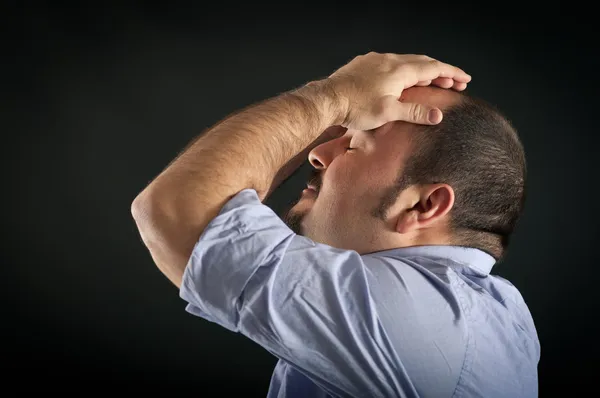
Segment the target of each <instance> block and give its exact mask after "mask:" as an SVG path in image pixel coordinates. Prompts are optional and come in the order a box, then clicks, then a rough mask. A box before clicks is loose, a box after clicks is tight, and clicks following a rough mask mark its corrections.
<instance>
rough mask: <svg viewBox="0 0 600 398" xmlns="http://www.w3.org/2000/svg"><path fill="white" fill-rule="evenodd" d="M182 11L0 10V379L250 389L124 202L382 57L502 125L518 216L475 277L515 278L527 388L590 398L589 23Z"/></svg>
mask: <svg viewBox="0 0 600 398" xmlns="http://www.w3.org/2000/svg"><path fill="white" fill-rule="evenodd" d="M97 4H101V3H97ZM196 4H197V5H196V6H195V7H194V8H187V7H181V6H176V5H175V4H173V3H168V5H167V4H165V5H162V6H145V7H141V6H135V7H134V6H122V5H121V6H117V5H113V6H110V7H109V6H102V7H99V6H98V5H96V6H79V7H77V8H60V7H58V6H54V7H50V6H45V7H37V6H36V7H34V6H33V5H30V6H27V7H26V6H19V7H13V8H11V9H8V10H5V12H3V13H2V14H3V16H4V18H6V22H5V23H4V24H3V25H2V26H3V27H2V28H1V29H2V30H3V32H4V33H3V35H2V36H3V37H2V41H3V43H4V46H3V48H4V51H3V53H2V54H3V57H2V64H3V66H2V69H3V70H4V72H3V73H2V77H1V78H0V79H1V80H2V82H3V83H2V88H1V89H0V91H2V98H3V99H2V102H1V104H0V105H1V110H0V112H2V126H3V127H2V128H1V131H2V144H1V145H0V147H1V148H2V152H3V154H4V156H3V157H2V161H3V163H4V166H3V178H2V185H3V190H2V192H3V195H2V197H3V199H4V203H5V205H4V206H3V211H2V225H3V230H4V232H5V234H4V238H3V249H2V275H3V276H2V281H3V286H4V288H3V289H2V296H3V300H2V303H3V309H2V317H1V318H0V319H1V322H2V328H1V329H2V333H3V335H4V337H3V340H2V342H3V344H2V353H1V355H0V356H1V358H2V359H1V360H0V363H1V364H2V367H3V369H2V371H1V373H0V378H3V379H4V380H5V382H8V384H9V385H15V386H17V387H19V389H20V390H21V391H23V390H29V389H32V388H40V389H42V390H45V391H50V390H52V391H54V390H56V391H60V390H62V389H64V388H67V389H69V390H71V389H80V390H81V391H82V392H83V393H84V394H83V395H82V396H87V395H88V394H89V393H90V392H93V391H96V390H99V389H108V390H111V389H113V390H114V391H115V393H116V392H118V391H120V390H121V388H122V387H123V386H126V387H127V388H129V389H131V390H130V391H138V390H148V389H155V388H159V387H166V388H168V389H169V390H171V391H173V392H181V391H185V392H189V393H192V394H195V395H196V396H209V395H210V394H208V393H207V391H208V390H211V389H219V390H220V394H219V395H222V396H224V395H226V394H227V393H236V392H237V396H252V397H254V396H256V397H261V396H265V395H266V392H267V387H268V384H269V380H270V377H271V371H272V369H273V367H274V365H275V362H276V359H275V358H274V357H273V356H271V355H270V354H269V353H268V352H266V351H264V350H262V349H261V348H260V347H259V346H257V345H255V344H254V343H252V342H251V341H249V340H247V339H246V338H244V337H243V336H241V335H237V334H234V333H231V332H229V331H226V330H224V329H222V328H220V327H219V326H217V325H215V324H212V323H209V322H207V321H204V320H202V319H200V318H194V317H193V316H191V315H188V314H187V313H185V312H184V302H183V301H182V300H180V299H179V297H178V291H177V290H176V288H175V287H174V286H173V285H171V284H170V282H168V280H167V279H166V278H165V277H164V276H163V275H162V274H161V273H160V272H159V271H158V269H157V268H156V267H155V266H154V265H153V263H152V260H151V258H150V256H149V254H148V252H147V250H146V248H145V247H144V246H143V244H142V242H141V240H140V238H139V235H138V232H137V230H136V227H135V225H134V222H133V220H132V218H131V215H130V204H131V201H132V200H133V198H134V197H135V196H136V194H137V193H138V192H140V191H141V190H142V189H143V188H144V186H145V185H146V184H147V183H148V182H149V181H150V180H151V179H152V178H153V177H154V176H155V175H156V174H157V173H159V172H160V171H161V170H162V168H163V167H165V166H166V165H167V164H168V162H169V161H170V160H171V159H173V158H174V157H175V156H176V155H177V154H178V152H179V151H180V150H181V149H182V148H183V147H184V146H185V145H186V144H187V143H188V142H189V141H190V140H191V139H192V138H193V137H194V136H195V135H197V134H199V133H200V132H201V131H203V130H204V129H205V128H207V127H209V126H211V125H212V124H214V123H216V122H217V121H218V120H220V119H221V118H223V117H225V116H226V115H227V114H229V113H230V112H232V111H234V110H237V109H239V108H241V107H244V106H247V105H249V104H251V103H253V102H256V101H259V100H262V99H265V98H267V97H271V96H274V95H276V94H278V93H280V92H283V91H286V90H288V89H291V88H294V87H296V86H299V85H301V84H303V83H305V82H307V81H309V80H312V79H317V78H320V77H324V76H327V75H328V74H330V73H331V72H333V70H335V69H336V68H338V67H340V66H342V65H343V64H345V63H346V62H348V61H349V60H350V59H351V58H353V57H354V56H355V55H358V54H362V53H366V52H368V51H378V52H397V53H424V54H427V55H430V56H433V57H435V58H438V59H440V60H443V61H446V62H450V63H453V64H456V65H458V66H460V67H462V68H464V69H465V70H466V71H467V72H468V73H470V74H471V75H472V76H473V82H472V83H471V84H470V88H469V90H470V91H471V92H472V93H474V94H477V95H479V96H482V97H484V98H485V99H487V100H489V101H491V102H493V103H495V104H496V105H498V106H499V107H500V108H501V109H502V110H503V111H504V112H505V113H506V114H507V115H508V117H509V118H510V119H511V120H512V121H513V122H514V123H515V125H516V126H517V128H518V130H519V131H520V134H521V137H522V140H523V142H524V145H525V149H526V153H527V160H528V165H529V195H528V202H527V206H526V212H525V215H524V217H523V219H522V221H521V223H520V225H519V228H518V231H517V233H516V235H515V236H514V243H513V246H512V250H511V252H510V254H509V255H508V258H507V260H506V261H505V263H503V264H500V265H497V266H496V267H495V268H494V270H493V272H492V273H495V274H497V275H501V276H503V277H505V278H507V279H509V280H510V281H512V282H513V283H514V284H515V285H516V286H517V287H518V288H519V289H520V291H521V292H522V294H523V296H524V297H525V300H526V301H527V303H528V305H529V307H530V309H531V312H532V314H533V317H534V320H535V323H536V326H537V329H538V333H539V337H540V340H541V345H542V359H541V363H540V365H539V376H540V393H541V394H540V395H541V396H548V395H553V393H557V394H558V395H557V396H560V395H561V393H562V394H569V396H578V395H579V392H582V391H583V390H584V389H585V388H586V387H590V388H592V391H594V386H595V380H594V379H595V378H597V371H598V370H599V369H598V351H599V350H598V337H599V334H598V327H597V319H596V317H597V315H598V313H599V312H598V306H597V302H598V289H597V285H596V284H597V283H598V282H597V280H598V278H597V275H598V266H599V261H598V255H597V254H596V253H597V252H596V249H597V243H596V242H597V238H598V233H597V229H598V198H599V195H598V192H599V190H598V186H597V179H596V177H597V173H593V171H594V170H598V166H597V165H596V166H594V164H597V156H596V153H595V152H596V148H597V145H598V138H597V136H596V133H597V128H596V125H595V124H594V123H593V120H594V118H597V114H598V103H597V101H596V98H595V96H596V95H597V91H596V90H597V80H598V73H599V71H600V68H598V66H599V64H598V60H597V47H595V46H594V44H593V34H592V33H593V32H595V25H594V24H595V22H594V21H593V20H592V17H591V12H590V11H586V10H584V9H581V8H577V9H575V8H569V7H566V6H561V7H559V6H552V7H554V8H551V7H550V6H548V5H547V6H545V8H544V9H538V10H532V11H524V10H523V9H522V7H514V6H510V5H506V4H499V3H490V4H485V6H487V5H490V8H484V7H480V8H477V9H469V8H464V11H461V7H459V6H458V5H456V4H447V5H446V8H440V7H439V6H435V5H431V6H426V5H422V6H419V7H416V6H414V7H409V6H407V5H401V4H400V3H398V4H397V5H395V6H388V5H385V4H383V3H382V4H379V3H375V2H369V3H367V4H363V5H362V6H361V7H360V9H356V10H352V9H351V7H352V6H350V5H348V4H344V5H343V6H340V7H339V8H338V9H337V10H336V9H333V8H332V9H331V10H325V9H324V8H323V6H321V7H316V8H310V7H308V6H302V7H300V6H298V5H294V4H289V5H290V9H289V11H283V10H278V11H274V10H271V9H269V8H265V7H255V6H248V5H246V6H245V8H244V9H240V8H238V6H235V5H233V4H230V5H227V6H226V7H224V8H225V9H224V10H223V11H222V12H217V11H215V10H212V11H208V8H209V7H211V6H212V5H209V4H206V5H205V6H201V5H198V4H199V2H196ZM356 7H358V6H356ZM232 161H234V160H232ZM222 166H223V167H227V165H226V164H223V165H222ZM307 171H308V163H306V164H305V166H303V168H301V169H300V170H299V171H298V173H296V174H295V175H294V176H292V177H291V178H290V179H288V180H287V181H286V182H285V183H284V184H283V185H282V186H281V187H280V189H278V190H277V191H276V192H275V193H274V194H273V196H272V197H271V198H270V199H269V201H268V203H267V204H268V205H270V206H272V207H273V209H275V210H276V211H278V212H279V211H281V210H282V209H283V208H285V207H286V206H287V205H288V204H290V203H291V201H293V200H294V199H295V198H296V197H297V195H298V194H299V192H300V190H301V189H302V186H303V183H304V181H305V177H306V176H307ZM490 183H493V182H490ZM217 283H218V282H217ZM5 382H3V386H6V384H5ZM118 386H119V387H118ZM18 391H19V390H18ZM240 392H243V393H240ZM215 395H216V394H215Z"/></svg>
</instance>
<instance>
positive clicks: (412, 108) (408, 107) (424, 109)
mask: <svg viewBox="0 0 600 398" xmlns="http://www.w3.org/2000/svg"><path fill="white" fill-rule="evenodd" d="M388 104H389V108H388V109H387V110H386V111H387V112H386V113H388V112H389V113H388V116H389V117H390V118H391V119H393V120H402V121H405V122H409V123H416V124H438V123H439V122H441V121H442V118H443V115H442V111H441V110H440V109H439V108H436V107H435V106H429V105H424V104H417V103H414V102H412V103H411V102H400V101H398V100H397V99H395V98H394V101H393V102H392V101H390V102H389V103H388Z"/></svg>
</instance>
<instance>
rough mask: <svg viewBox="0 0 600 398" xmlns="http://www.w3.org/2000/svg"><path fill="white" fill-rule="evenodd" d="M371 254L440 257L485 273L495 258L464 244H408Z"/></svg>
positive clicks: (494, 261)
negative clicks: (407, 245)
mask: <svg viewBox="0 0 600 398" xmlns="http://www.w3.org/2000/svg"><path fill="white" fill-rule="evenodd" d="M371 254H373V255H382V254H385V255H387V256H392V257H413V256H418V257H442V258H447V259H450V260H453V261H456V262H458V263H461V264H464V265H466V266H468V267H470V268H474V269H475V270H477V271H479V272H481V273H483V274H485V275H488V274H489V273H490V271H491V270H492V267H493V266H494V264H495V263H496V259H495V258H494V257H492V256H491V255H490V254H488V253H486V252H484V251H483V250H480V249H476V248H473V247H465V246H448V245H425V246H409V247H399V248H395V249H389V250H382V251H379V252H375V253H371Z"/></svg>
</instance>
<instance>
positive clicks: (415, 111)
mask: <svg viewBox="0 0 600 398" xmlns="http://www.w3.org/2000/svg"><path fill="white" fill-rule="evenodd" d="M421 113H422V112H421V107H420V106H419V105H416V104H415V105H413V106H411V107H410V113H409V117H410V119H411V120H413V121H415V122H416V121H418V120H421Z"/></svg>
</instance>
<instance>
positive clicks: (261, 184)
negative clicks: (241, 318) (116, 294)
mask: <svg viewBox="0 0 600 398" xmlns="http://www.w3.org/2000/svg"><path fill="white" fill-rule="evenodd" d="M470 81H471V76H470V75H468V74H467V73H465V72H464V71H463V70H461V69H460V68H457V67H455V66H452V65H449V64H446V63H443V62H440V61H438V60H434V59H432V58H430V57H427V56H424V55H398V54H391V53H386V54H379V53H375V52H370V53H368V54H366V55H361V56H358V57H356V58H354V59H353V60H352V61H351V62H350V63H348V64H347V65H345V66H343V67H342V68H340V69H338V70H337V71H336V72H334V73H333V74H332V75H331V76H329V77H328V78H326V79H320V80H317V81H313V82H309V83H307V84H305V85H304V86H302V87H300V88H298V89H294V90H291V91H289V92H286V93H282V94H280V95H278V96H277V97H273V98H271V99H268V100H266V101H262V102H261V103H258V104H256V105H254V106H252V107H249V108H247V109H245V110H243V111H240V112H236V113H234V114H232V115H231V116H229V117H227V118H226V119H225V120H223V121H221V122H219V123H217V124H216V125H214V126H213V127H212V128H210V129H208V131H206V132H205V133H204V134H202V135H201V136H199V137H198V138H197V139H195V140H194V142H192V143H191V144H190V145H189V146H188V148H187V149H186V150H184V151H183V153H182V154H180V155H179V156H178V157H177V158H176V159H174V160H173V161H172V162H171V163H170V164H169V166H168V167H167V168H166V169H164V170H163V171H162V172H161V173H160V174H159V175H158V176H157V177H156V178H155V179H154V180H153V181H152V182H151V183H150V184H149V185H148V186H147V187H146V188H145V189H144V190H143V191H142V192H141V193H140V194H139V195H138V196H137V197H136V198H135V199H134V201H133V203H132V205H131V213H132V216H133V218H134V220H135V222H136V225H137V227H138V230H139V232H140V236H141V238H142V240H143V242H144V244H145V245H146V247H147V248H148V250H149V252H150V254H151V256H152V259H153V260H154V262H155V264H156V265H157V267H158V268H159V270H160V271H161V272H162V273H163V274H164V275H165V276H167V278H169V280H170V281H172V282H173V284H174V285H175V286H177V287H178V288H179V287H180V286H181V282H182V278H183V275H184V271H185V269H186V265H187V263H188V260H189V258H190V255H191V253H192V250H193V248H194V245H195V244H196V242H198V239H199V238H200V236H201V235H202V234H203V231H204V230H205V229H206V227H207V226H208V225H209V223H210V222H211V221H212V220H213V219H214V218H215V217H216V216H217V215H218V214H219V212H220V210H221V209H222V208H223V206H224V205H225V204H226V203H227V202H228V201H229V200H231V199H232V198H233V197H234V196H235V195H236V194H238V193H239V192H240V191H242V190H243V189H247V188H251V189H254V190H255V191H256V193H257V195H258V198H259V199H260V200H261V201H262V202H264V201H265V200H266V198H267V197H268V196H269V194H270V193H271V192H273V190H274V189H276V188H277V186H278V185H279V184H280V183H281V181H283V180H284V179H285V177H286V176H288V175H289V173H290V172H291V171H292V170H294V169H295V168H296V166H299V165H300V164H301V163H300V164H296V160H299V161H301V162H303V161H304V159H306V155H303V156H299V154H301V153H302V152H303V151H307V153H311V154H313V155H314V154H318V153H320V152H321V149H318V150H317V151H314V152H313V149H315V146H321V144H322V143H323V142H325V141H327V139H324V140H323V141H321V139H322V138H323V135H325V136H326V134H324V133H323V132H324V131H326V130H327V129H328V127H330V126H342V127H344V128H347V129H348V130H349V131H346V132H345V134H346V135H344V136H343V137H342V139H339V140H338V138H340V137H339V136H338V135H335V136H334V139H335V142H334V143H327V144H326V145H327V148H328V149H329V148H336V149H337V151H331V150H328V151H327V152H325V151H324V153H325V155H322V160H319V163H316V162H315V164H317V165H318V164H321V165H322V166H318V167H321V170H319V171H321V172H320V173H318V177H319V181H320V185H319V186H320V187H321V190H320V192H319V195H318V197H317V198H316V199H313V205H314V209H311V208H310V207H311V206H313V205H311V204H305V203H298V207H297V208H296V209H294V211H304V212H305V214H306V219H305V220H302V221H305V222H304V224H305V226H304V228H303V229H304V232H305V234H306V235H308V236H311V237H314V238H315V240H316V241H321V242H326V243H329V244H331V245H334V246H339V247H343V248H351V249H354V250H358V251H360V252H361V253H367V252H369V251H374V250H381V249H385V248H388V247H398V246H400V245H406V244H408V243H411V242H412V244H419V243H421V242H424V243H428V242H431V241H435V242H443V236H444V235H442V234H438V235H437V236H436V235H435V234H434V231H437V230H438V228H435V229H433V226H436V227H439V224H440V223H441V220H443V215H444V214H445V213H446V212H447V211H448V210H449V209H450V208H451V206H452V205H451V203H452V200H453V197H452V194H451V190H450V189H448V188H440V187H420V188H419V189H416V188H415V189H416V191H415V192H414V194H413V195H411V194H410V192H411V191H407V193H406V194H405V195H404V196H402V200H401V201H400V203H399V204H398V205H397V206H394V207H393V208H392V209H391V210H392V211H391V212H390V214H391V217H392V218H389V219H388V218H385V217H383V216H382V218H383V221H381V222H379V223H378V222H376V221H374V220H373V218H374V217H369V216H368V215H369V212H371V214H373V213H372V212H373V210H377V208H375V209H373V205H375V204H376V200H377V198H378V195H381V194H383V193H384V191H385V184H386V183H387V184H389V183H390V182H391V181H392V180H393V174H391V172H386V170H391V168H390V164H393V163H394V160H395V161H396V163H397V164H398V165H400V166H401V165H402V163H401V160H402V156H399V155H400V154H402V153H403V152H404V151H406V150H407V149H406V148H405V147H404V146H403V141H402V138H401V139H400V140H394V139H392V137H397V136H402V134H408V133H407V132H408V131H410V127H409V126H406V127H402V126H403V124H398V122H396V123H394V124H392V126H393V127H394V128H393V129H390V128H389V127H388V126H384V125H387V124H388V123H389V122H391V121H403V122H409V123H417V124H436V123H439V122H440V120H441V119H442V117H443V115H442V110H441V109H440V108H438V107H436V106H432V105H427V104H421V103H418V102H414V101H412V99H411V98H410V97H409V95H410V93H408V91H407V89H408V88H410V87H414V86H415V85H416V86H419V85H426V84H433V85H437V86H440V87H444V88H450V87H451V88H452V89H454V90H462V89H464V88H465V87H466V84H467V83H468V82H470ZM430 97H431V98H430ZM433 97H436V96H435V95H433V92H432V94H431V95H425V96H424V97H423V99H425V100H427V101H431V100H432V98H433ZM399 98H403V102H401V101H398V99H399ZM436 98H437V97H436ZM441 98H443V97H440V100H441ZM449 98H451V97H449ZM417 99H418V98H415V100H417ZM397 126H400V127H397ZM363 130H377V133H376V134H375V137H376V138H374V139H372V140H369V139H368V137H369V135H368V134H366V133H365V132H364V131H363ZM388 130H389V131H391V132H393V133H390V132H389V131H388ZM396 132H398V133H397V134H396ZM350 136H351V137H353V138H355V139H354V140H353V142H352V144H353V145H356V146H357V149H355V150H354V151H352V152H348V153H346V152H344V156H340V153H341V152H340V150H339V148H345V147H347V146H348V144H349V143H350V139H349V138H350ZM385 137H387V138H385ZM354 141H357V142H356V143H355V142H354ZM406 141H407V140H406V139H405V142H404V144H406ZM388 144H389V145H388ZM313 145H314V146H313ZM342 145H343V147H342ZM392 147H394V148H396V151H392V150H391V149H392ZM386 148H387V149H386ZM310 159H312V160H315V159H317V160H318V159H319V158H318V157H317V156H312V155H311V157H310ZM394 166H396V165H394ZM396 170H397V169H396ZM386 173H387V174H386ZM428 199H429V201H428ZM303 200H305V201H308V200H309V199H306V198H303ZM306 203H309V202H306ZM301 206H308V209H307V208H306V207H304V208H303V207H301ZM359 208H362V209H366V210H364V211H363V212H359V211H358V210H357V209H359ZM313 210H314V211H313ZM292 214H294V213H293V212H292ZM375 214H376V213H375ZM394 215H396V218H394ZM385 216H386V217H388V215H387V214H386V215H385ZM319 217H322V219H318V218H319ZM396 219H397V220H396ZM375 220H376V218H375ZM301 224H302V223H301ZM388 224H389V225H388ZM394 228H395V229H394ZM389 229H391V232H390V230H389ZM426 229H430V230H431V231H427V232H428V233H427V234H426V233H425V230H426ZM399 234H401V235H402V239H400V238H399ZM427 236H429V237H428V238H427ZM426 238H427V239H426ZM215 283H219V281H215Z"/></svg>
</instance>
